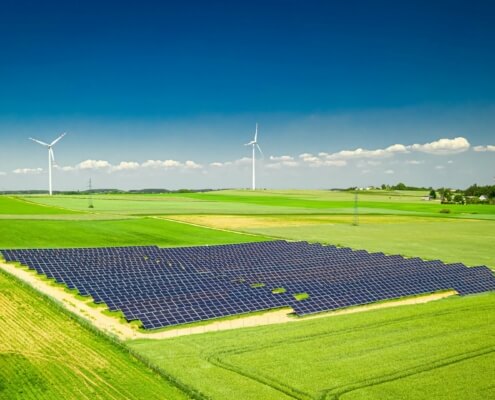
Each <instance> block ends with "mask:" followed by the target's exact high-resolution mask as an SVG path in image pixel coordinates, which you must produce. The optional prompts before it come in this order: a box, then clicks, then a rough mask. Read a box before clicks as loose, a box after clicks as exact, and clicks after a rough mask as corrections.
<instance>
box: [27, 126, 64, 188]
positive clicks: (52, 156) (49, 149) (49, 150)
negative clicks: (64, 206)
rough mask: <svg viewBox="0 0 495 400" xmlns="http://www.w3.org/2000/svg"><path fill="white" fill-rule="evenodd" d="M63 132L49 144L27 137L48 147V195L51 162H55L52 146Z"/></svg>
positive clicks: (50, 181)
mask: <svg viewBox="0 0 495 400" xmlns="http://www.w3.org/2000/svg"><path fill="white" fill-rule="evenodd" d="M65 135H66V134H65V132H64V133H62V134H61V135H60V136H59V137H58V138H56V139H55V140H54V141H53V142H51V143H50V144H48V143H45V142H42V141H41V140H37V139H33V138H29V139H30V140H32V141H33V142H36V143H38V144H41V145H42V146H45V147H47V148H48V191H49V193H50V196H51V195H52V162H55V156H54V155H53V148H52V147H53V146H54V145H55V144H56V143H57V142H58V141H59V140H60V139H62V138H63V137H64V136H65Z"/></svg>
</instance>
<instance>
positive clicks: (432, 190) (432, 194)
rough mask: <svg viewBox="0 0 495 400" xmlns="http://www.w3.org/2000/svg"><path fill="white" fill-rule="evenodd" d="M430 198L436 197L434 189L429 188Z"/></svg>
mask: <svg viewBox="0 0 495 400" xmlns="http://www.w3.org/2000/svg"><path fill="white" fill-rule="evenodd" d="M430 198H432V199H436V198H437V192H435V190H434V189H431V190H430Z"/></svg>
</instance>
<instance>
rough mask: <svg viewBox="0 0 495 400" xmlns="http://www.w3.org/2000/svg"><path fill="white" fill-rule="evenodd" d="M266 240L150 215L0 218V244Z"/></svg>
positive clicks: (37, 244)
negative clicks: (72, 218) (56, 218)
mask: <svg viewBox="0 0 495 400" xmlns="http://www.w3.org/2000/svg"><path fill="white" fill-rule="evenodd" d="M261 240H267V239H266V238H264V237H263V236H252V235H246V234H242V233H231V232H222V231H218V230H213V229H208V228H202V227H195V226H190V225H186V224H181V223H177V222H171V221H165V220H158V219H154V218H139V219H123V220H108V221H107V220H96V221H91V220H89V221H88V220H70V221H67V220H25V219H22V220H10V219H9V220H2V219H0V248H33V247H98V246H100V247H101V246H132V245H158V246H184V245H208V244H225V243H242V242H252V241H261Z"/></svg>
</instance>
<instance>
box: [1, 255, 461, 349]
mask: <svg viewBox="0 0 495 400" xmlns="http://www.w3.org/2000/svg"><path fill="white" fill-rule="evenodd" d="M0 267H1V268H2V269H4V270H5V271H7V272H8V273H10V274H12V275H15V276H16V277H18V278H20V279H21V280H22V281H24V282H26V283H28V284H29V285H31V286H32V287H34V288H35V289H36V290H38V291H40V292H42V293H44V294H46V295H48V296H50V297H51V298H53V299H55V300H56V301H58V302H59V303H61V304H63V306H64V307H65V308H67V309H68V310H69V311H71V312H73V313H75V314H77V315H79V316H81V317H82V318H84V319H86V320H88V321H89V322H91V323H92V324H93V325H94V326H95V327H97V328H98V329H100V330H102V331H104V332H106V333H109V334H111V335H114V336H117V337H118V338H119V339H121V340H129V339H167V338H173V337H178V336H185V335H194V334H199V333H206V332H216V331H223V330H229V329H239V328H247V327H253V326H260V325H272V324H281V323H294V322H300V321H307V320H310V319H316V318H326V317H333V316H339V315H344V314H354V313H358V312H364V311H371V310H377V309H381V308H390V307H399V306H404V305H411V304H422V303H427V302H430V301H433V300H439V299H443V298H445V297H449V296H452V295H455V294H457V292H455V291H454V290H452V291H448V292H442V293H435V294H428V295H424V296H418V297H414V298H409V299H404V300H392V301H389V302H385V303H379V304H370V305H366V306H359V307H353V308H349V309H344V310H337V311H332V312H328V313H322V314H318V315H314V316H308V317H305V318H294V317H291V316H289V315H288V314H289V313H291V312H292V309H291V308H284V309H279V310H274V311H268V312H266V313H264V314H257V315H251V316H249V315H248V316H246V317H239V318H235V319H232V320H224V321H215V322H211V323H208V324H206V325H200V326H192V327H183V328H177V329H170V330H166V331H163V332H155V333H153V332H150V333H143V332H139V331H137V330H136V329H135V328H134V327H132V326H131V325H128V324H124V323H122V322H120V321H119V320H118V319H117V318H114V317H110V316H108V315H105V314H103V313H102V310H103V308H101V307H98V308H95V307H91V306H90V305H88V304H87V303H85V302H83V301H79V300H77V299H76V298H75V297H74V295H72V294H71V293H68V292H66V291H65V290H64V289H63V288H62V287H61V286H55V285H52V284H50V283H49V282H46V281H43V280H41V279H39V278H38V277H37V276H36V274H35V273H33V272H32V271H28V270H26V269H23V268H19V267H16V266H14V265H13V264H8V263H5V262H2V261H0Z"/></svg>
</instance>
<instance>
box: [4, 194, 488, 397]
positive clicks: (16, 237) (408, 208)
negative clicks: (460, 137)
mask: <svg viewBox="0 0 495 400" xmlns="http://www.w3.org/2000/svg"><path fill="white" fill-rule="evenodd" d="M422 195H424V193H421V192H378V191H377V192H363V193H360V195H359V199H360V200H359V210H360V216H359V226H353V225H352V223H353V212H354V197H353V194H352V193H348V192H329V191H259V192H255V193H252V192H249V191H222V192H209V193H181V194H163V195H162V194H160V195H142V194H139V195H127V194H119V195H95V196H94V197H93V202H94V205H95V208H94V209H88V200H87V198H84V197H83V196H53V197H52V198H49V197H47V196H26V197H24V198H22V199H18V198H12V197H5V196H0V248H33V247H93V246H123V245H159V246H184V245H207V244H223V243H239V242H248V241H259V240H270V239H271V238H285V239H290V240H307V241H316V242H321V243H329V244H338V245H342V246H348V247H352V248H354V249H367V250H370V251H383V252H385V253H389V254H396V253H399V254H403V255H406V256H418V257H422V258H425V259H441V260H443V261H446V262H464V263H465V264H467V265H479V264H485V265H488V266H490V267H492V268H495V251H494V250H493V243H495V207H493V206H487V205H472V206H462V205H448V206H447V205H441V204H439V203H437V202H425V201H422V200H421V196H422ZM24 200H26V201H24ZM444 209H448V210H449V211H450V212H449V213H441V212H440V211H441V210H444ZM164 218H166V219H164ZM171 220H175V221H176V222H174V221H171ZM208 227H209V228H208ZM212 228H213V229H212ZM243 233H245V234H243ZM2 279H3V280H2ZM2 282H3V283H2ZM2 285H3V286H2ZM0 288H1V289H2V290H1V291H0V300H1V299H3V301H4V302H5V301H7V300H8V299H10V303H9V304H10V305H8V306H4V305H2V306H1V307H0V321H1V323H2V331H3V332H2V333H0V339H1V340H0V363H3V364H2V365H0V377H1V378H0V379H2V381H0V399H3V398H12V397H13V398H15V396H17V397H19V396H18V395H17V394H16V393H17V392H15V390H16V388H17V390H19V388H21V390H24V388H25V390H26V393H29V396H31V398H62V397H63V394H64V393H65V394H66V392H62V391H63V390H68V389H64V388H65V387H69V388H71V387H72V388H74V387H79V386H81V387H82V389H80V390H86V387H89V388H90V389H88V390H93V391H94V393H96V394H97V395H95V396H89V395H88V396H87V397H88V398H97V397H98V396H99V397H100V398H120V396H119V395H118V394H115V393H113V392H111V391H112V390H116V389H115V388H120V389H122V388H127V387H128V386H130V385H131V384H130V383H129V382H136V385H135V386H133V387H132V388H131V389H129V390H130V392H129V393H131V394H130V395H129V398H134V397H132V396H134V393H137V392H138V391H141V392H142V393H141V394H142V396H140V397H139V398H157V397H158V398H171V399H173V398H182V396H183V395H182V393H180V392H178V391H177V390H176V389H174V388H173V387H172V386H171V385H169V384H168V383H167V382H166V381H163V380H160V379H161V378H160V379H157V378H158V377H157V376H155V375H154V374H153V373H151V372H150V371H149V370H147V369H146V368H144V367H143V366H140V364H139V363H138V362H137V361H136V360H134V359H132V357H129V356H128V355H126V354H125V353H122V350H121V349H120V348H118V347H116V346H115V345H113V344H111V343H110V342H107V341H106V340H103V339H102V338H101V337H99V336H98V335H96V334H95V333H93V332H91V331H90V330H87V329H86V328H84V327H82V326H80V325H79V324H78V323H77V322H76V321H74V320H71V319H70V318H68V317H67V315H66V314H65V313H63V312H60V311H59V310H58V309H57V308H56V307H51V306H49V305H47V304H45V303H46V300H39V299H36V296H34V295H33V293H32V292H31V291H27V292H26V289H25V288H23V287H22V286H19V285H17V284H15V282H14V281H13V280H10V279H7V280H6V278H5V277H3V278H2V277H1V276H0ZM28 292H29V296H28V295H27V294H26V293H28ZM5 293H7V295H6V294H5ZM26 296H27V297H26ZM30 296H31V297H30ZM33 296H34V297H33ZM5 299H7V300H5ZM12 299H14V300H16V299H17V300H16V301H17V303H16V302H15V301H14V300H12ZM33 299H36V300H33ZM35 302H38V303H39V307H38V305H36V306H35V305H34V304H35ZM14 303H15V304H20V305H15V306H13V305H12V304H14ZM38 303H36V304H38ZM5 304H7V303H5ZM38 308H39V309H40V310H41V311H38ZM11 309H15V311H11ZM46 309H50V311H49V316H48V317H47V316H46V315H45V310H46ZM494 310H495V294H494V293H490V294H485V295H478V296H468V297H456V298H449V299H445V300H441V301H438V302H434V303H429V304H426V305H412V306H404V307H399V308H393V309H383V310H377V311H372V312H367V313H361V314H352V315H344V316H339V317H328V318H320V319H315V320H307V321H301V322H297V323H289V324H285V325H271V326H265V327H257V328H247V329H239V330H234V331H225V332H217V333H206V334H200V335H193V336H189V337H182V338H176V339H168V340H153V341H152V340H139V341H130V342H128V343H127V346H129V347H131V348H132V349H134V350H135V351H136V352H138V353H139V354H141V355H144V356H145V357H146V358H148V359H150V360H151V362H152V363H153V364H154V365H157V366H159V367H161V368H162V369H163V370H164V371H166V372H167V373H168V374H170V375H171V376H173V377H174V378H177V379H178V380H179V381H180V382H182V383H184V384H186V385H187V387H189V386H190V387H192V388H194V389H195V390H198V391H200V392H201V393H202V394H203V395H205V396H206V397H209V398H212V399H215V400H216V399H219V400H220V399H231V398H239V399H286V398H287V399H288V398H301V399H337V398H341V399H353V400H355V399H359V400H361V399H380V400H381V399H428V400H429V399H453V398H469V399H486V398H492V397H495V386H494V385H493V382H494V381H495V376H494V370H493V368H492V366H493V363H494V361H495V359H494V357H495V356H494V350H495V342H494V335H493V323H494V322H495V321H494V319H495V312H494ZM46 312H48V311H46ZM2 313H3V314H2ZM17 315H21V317H16V316H17ZM47 315H48V314H47ZM45 320H46V323H48V324H53V327H56V329H52V326H51V325H50V326H48V325H46V324H45V323H44V321H45ZM6 321H8V325H6V324H5V322H6ZM40 321H41V322H40ZM63 324H68V325H67V326H70V329H74V331H70V332H71V333H70V335H71V336H70V340H67V343H68V344H70V346H71V347H72V348H73V349H77V351H75V350H74V351H73V352H71V353H70V355H71V356H76V355H78V354H79V353H84V349H91V351H89V350H88V351H86V353H87V354H84V355H83V356H81V357H82V358H81V360H83V361H84V362H86V363H87V365H86V366H85V368H87V369H84V370H83V371H84V373H83V375H80V373H79V372H77V371H78V370H77V369H70V368H68V369H67V368H66V369H67V371H65V372H60V377H58V376H57V374H58V371H59V370H58V369H57V368H59V367H57V368H55V367H53V368H52V367H51V364H50V363H49V361H47V360H43V359H42V358H40V359H39V360H37V359H34V358H29V357H30V356H26V355H24V356H23V357H24V358H23V357H18V356H17V355H11V353H10V352H9V351H10V350H9V349H20V348H21V345H20V342H19V340H22V343H28V344H29V343H31V342H29V340H33V339H32V337H45V336H46V337H47V338H48V339H50V338H51V336H53V337H54V338H55V339H54V340H56V343H57V344H56V345H55V344H53V343H52V342H50V341H48V342H47V343H50V346H51V347H53V348H54V349H55V350H56V351H60V355H57V357H60V359H61V360H62V361H63V362H62V363H61V364H60V365H66V364H64V363H65V362H66V361H64V360H65V357H69V356H67V355H66V353H65V352H69V350H65V349H64V348H63V344H64V342H65V339H64V338H65V337H66V336H64V335H68V334H69V333H66V329H69V328H66V327H65V325H63ZM4 327H7V328H6V329H4ZM59 330H60V331H61V332H62V333H61V335H62V336H61V337H59V336H58V335H57V332H58V331H59ZM79 330H80V331H81V332H85V333H83V334H79V333H74V332H79ZM9 332H10V333H11V332H14V334H10V333H9ZM15 332H20V333H19V334H15ZM26 337H27V338H26ZM29 338H31V339H29ZM50 340H51V339H50ZM94 343H97V344H94ZM98 343H99V344H98ZM102 343H103V344H102ZM57 346H58V347H57ZM93 346H96V347H95V348H96V349H97V350H94V351H95V352H99V353H98V354H99V357H100V358H94V357H93V355H94V352H93V350H92V349H93ZM98 346H108V348H109V349H110V348H111V349H113V350H111V351H110V350H108V354H107V353H106V351H107V350H98V349H100V348H101V347H98ZM112 346H113V347H112ZM51 347H50V348H47V347H46V346H42V347H40V348H39V349H37V350H36V351H37V353H36V354H38V356H39V355H43V354H45V353H46V354H49V355H51V354H53V352H54V351H55V350H53V349H52V348H51ZM105 349H106V348H105ZM16 351H17V350H16ZM19 351H20V350H19ZM113 352H115V353H113ZM57 354H58V353H57ZM90 355H91V357H93V358H91V359H87V358H85V357H86V356H87V357H89V356H90ZM117 355H118V356H117ZM95 357H96V356H95ZM115 357H123V359H122V360H121V359H118V360H117V361H115V365H117V367H118V368H117V369H120V370H122V371H121V373H120V375H118V376H117V377H115V376H114V375H112V374H113V372H109V371H107V369H105V368H103V369H101V368H100V367H92V368H96V369H92V370H91V371H93V374H96V375H97V376H98V377H100V375H101V376H102V379H101V380H96V377H94V376H92V379H93V380H92V381H91V383H90V384H86V383H84V382H85V379H86V378H85V377H86V376H87V375H84V374H89V372H88V371H89V366H94V365H95V364H91V363H92V362H94V361H95V360H96V362H97V365H105V366H107V368H108V369H111V368H110V366H109V365H110V364H108V363H111V364H113V362H114V361H113V360H114V358H115ZM25 358H27V361H26V360H25ZM124 359H125V360H127V361H124ZM70 360H72V359H70ZM104 360H109V361H108V363H107V364H105V361H104ZM129 360H130V361H129ZM67 362H69V361H67ZM70 362H72V361H70ZM74 362H75V361H74ZM126 362H127V363H129V364H128V365H129V366H127V364H126ZM43 363H44V364H43ZM98 363H99V364H98ZM69 365H72V364H69ZM81 368H82V367H81ZM143 368H144V369H143ZM71 371H72V372H74V374H73V375H76V376H73V375H71ZM95 371H96V372H95ZM88 376H89V375H88ZM107 378H108V379H109V380H111V382H112V385H111V386H109V385H108V384H107V383H106V382H107V381H106V379H107ZM60 379H62V381H61V380H60ZM78 379H79V380H78ZM141 379H144V381H142V380H141ZM146 379H148V381H149V382H154V383H146V385H145V386H146V388H145V389H142V385H141V383H139V382H145V381H146ZM123 380H125V381H126V382H123ZM10 381H12V382H14V383H15V386H12V385H11V384H10V383H9V382H10ZM148 381H146V382H148ZM60 382H64V385H66V386H64V388H59V386H60ZM71 385H72V386H71ZM83 385H86V386H83ZM126 385H127V386H126ZM160 385H162V386H163V387H162V386H160ZM46 388H48V389H46ZM2 390H3V392H2ZM74 390H75V389H74ZM44 391H46V397H43V396H45V395H44V393H45V392H44ZM58 391H60V393H59V392H58ZM13 393H14V394H15V395H13ZM40 393H41V394H40ZM84 393H86V392H84ZM109 393H111V394H109ZM2 396H3V397H2ZM5 396H6V397H5ZM57 396H58V397H57ZM105 396H106V397H105ZM112 396H113V397H112ZM21 397H22V396H21ZM27 398H29V397H27ZM80 398H85V397H84V396H82V395H81V396H80Z"/></svg>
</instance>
